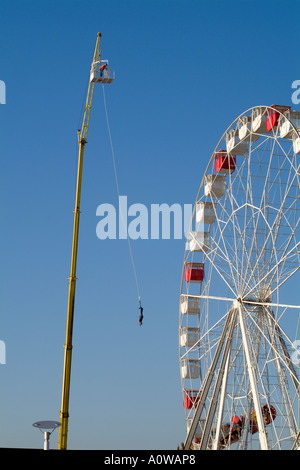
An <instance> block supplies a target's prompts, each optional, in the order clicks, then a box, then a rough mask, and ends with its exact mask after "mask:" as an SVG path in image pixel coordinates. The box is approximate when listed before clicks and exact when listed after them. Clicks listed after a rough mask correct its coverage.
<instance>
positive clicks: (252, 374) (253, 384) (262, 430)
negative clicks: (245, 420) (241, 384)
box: [239, 304, 269, 450]
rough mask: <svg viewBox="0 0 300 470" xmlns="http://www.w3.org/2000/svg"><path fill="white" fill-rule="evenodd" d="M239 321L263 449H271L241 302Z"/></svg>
mask: <svg viewBox="0 0 300 470" xmlns="http://www.w3.org/2000/svg"><path fill="white" fill-rule="evenodd" d="M239 323H240V328H241V333H242V340H243V347H244V351H245V356H246V361H247V368H248V374H249V381H250V387H251V392H252V397H253V403H254V407H255V412H256V418H257V425H258V433H259V441H260V445H261V450H269V443H268V438H267V433H266V430H265V426H264V422H263V417H262V412H261V404H260V401H259V396H258V388H257V383H256V370H255V369H256V367H255V362H254V361H253V360H252V358H251V354H250V350H249V344H248V340H247V334H246V330H245V323H244V315H243V308H242V306H241V304H239Z"/></svg>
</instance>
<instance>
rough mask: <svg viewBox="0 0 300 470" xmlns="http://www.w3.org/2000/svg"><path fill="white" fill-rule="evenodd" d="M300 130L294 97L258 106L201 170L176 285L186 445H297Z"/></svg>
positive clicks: (234, 125)
mask: <svg viewBox="0 0 300 470" xmlns="http://www.w3.org/2000/svg"><path fill="white" fill-rule="evenodd" d="M299 129H300V112H296V111H294V110H292V109H291V108H290V107H288V106H278V105H273V106H270V107H269V106H258V107H255V108H251V109H249V110H247V111H245V112H244V113H243V114H242V115H240V116H239V117H238V118H237V119H236V120H235V121H234V122H233V123H232V124H231V125H230V127H229V128H228V129H227V130H226V132H225V133H224V134H223V136H222V137H221V139H220V141H219V143H218V145H217V146H216V148H215V150H214V152H213V154H212V156H211V158H210V160H209V162H208V165H207V168H206V171H205V172H204V175H203V178H202V182H201V184H200V188H199V192H198V195H197V198H196V203H195V206H194V210H193V215H192V220H191V224H190V230H189V234H188V237H187V243H186V249H185V255H184V262H183V271H182V282H181V291H180V317H179V360H180V375H181V386H182V393H183V405H184V409H185V413H186V421H187V437H186V441H185V444H184V448H185V449H189V448H191V447H192V448H194V449H216V450H217V449H228V450H229V449H230V450H243V449H265V450H266V449H274V450H275V449H278V450H279V449H298V448H300V419H299V417H300V381H299V375H300V374H299V372H300V371H299V362H300V361H299V357H300V355H299V357H298V353H297V349H296V347H295V344H298V343H300V341H298V343H295V341H296V340H297V337H298V340H299V339H300V336H299V335H300V331H299V332H298V322H299V310H300V301H299V300H298V302H297V299H299V297H300V296H299V294H300V292H299V293H298V291H297V290H299V291H300V287H299V286H300V284H299V276H298V275H299V273H298V270H299V268H300V224H299V221H300V166H299V165H300V132H299ZM297 279H298V281H297V282H295V281H296V280H297ZM297 304H298V305H297Z"/></svg>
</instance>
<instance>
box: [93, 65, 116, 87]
mask: <svg viewBox="0 0 300 470" xmlns="http://www.w3.org/2000/svg"><path fill="white" fill-rule="evenodd" d="M114 79H115V73H114V71H113V70H111V69H110V68H109V67H108V60H100V61H99V60H97V61H96V62H93V63H92V67H91V72H90V82H94V83H112V82H113V81H114Z"/></svg>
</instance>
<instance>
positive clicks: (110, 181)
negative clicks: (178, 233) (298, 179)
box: [0, 0, 300, 449]
mask: <svg viewBox="0 0 300 470" xmlns="http://www.w3.org/2000/svg"><path fill="white" fill-rule="evenodd" d="M298 18H299V2H297V1H289V0H285V1H276V0H275V1H264V2H261V1H255V0H252V1H249V0H245V1H231V0H228V1H226V2H225V1H215V0H211V1H202V0H194V1H193V0H139V1H138V0H122V1H121V0H110V1H109V0H102V1H90V0H85V1H82V0H73V1H70V0H63V1H56V0H53V1H48V0H45V1H43V2H42V1H32V0H29V1H26V2H25V1H15V0H10V1H7V0H2V1H1V3H0V43H1V48H0V80H3V81H4V82H5V84H6V104H5V105H0V122H1V127H0V136H1V153H0V162H1V171H0V178H1V183H0V188H1V193H0V194H1V201H2V212H1V237H0V240H1V245H0V252H1V264H0V276H1V288H0V309H1V310H0V311H1V315H0V339H1V340H3V341H5V344H6V352H7V358H6V359H7V360H6V364H5V365H0V382H1V387H0V403H1V405H0V422H1V426H0V446H1V447H39V446H41V445H42V436H40V435H39V433H38V431H37V430H36V429H34V428H32V426H31V424H32V423H33V422H35V421H37V420H44V419H54V420H57V419H59V411H60V405H61V386H62V370H63V344H64V342H65V324H66V312H67V293H68V276H69V269H70V256H71V241H72V229H73V212H72V211H73V206H74V191H75V178H76V171H77V150H78V149H77V134H76V133H77V128H78V126H80V125H81V121H80V111H81V107H82V104H83V101H84V99H85V96H86V87H87V82H88V77H89V68H90V63H91V60H92V55H93V50H94V45H95V40H96V35H97V32H98V31H100V32H101V33H102V40H101V50H102V56H103V58H108V59H109V61H110V65H111V67H112V68H114V69H115V72H116V80H115V82H114V83H113V84H112V85H108V86H107V87H106V100H107V107H108V113H109V119H110V126H111V132H112V139H113V144H114V150H115V155H116V163H117V169H118V176H119V185H120V193H121V194H122V195H126V196H127V197H128V204H129V205H130V204H133V203H141V204H144V205H146V206H147V207H148V208H149V210H150V205H151V204H154V203H160V204H161V203H167V204H170V205H171V204H173V203H179V204H182V205H183V204H193V203H194V200H195V197H196V195H197V191H198V187H199V185H200V183H201V179H202V175H203V173H204V171H205V168H206V165H207V162H208V160H209V158H210V155H211V153H212V151H213V150H214V148H215V146H216V144H217V142H218V140H219V139H220V137H221V136H222V134H223V132H224V131H225V130H226V128H227V127H228V126H229V125H230V123H231V122H232V121H233V120H234V119H235V118H236V117H237V116H238V115H239V114H241V113H242V112H243V111H244V110H246V109H248V108H250V107H252V106H255V105H260V104H261V105H271V104H273V103H279V104H286V105H291V94H292V91H293V90H292V89H291V84H292V82H293V81H294V80H296V79H299V78H300V77H299V59H298V56H299V34H298V30H299V28H298ZM102 203H111V204H114V205H116V207H117V192H116V186H115V179H114V172H113V163H112V158H111V152H110V146H109V139H108V132H107V127H106V121H105V113H104V105H103V96H102V88H101V86H99V87H98V88H97V87H95V92H94V100H93V108H92V113H91V124H90V129H89V139H88V144H87V146H86V150H85V160H84V170H83V188H82V206H81V210H82V214H81V219H80V237H79V253H78V269H77V277H78V282H77V290H76V306H75V322H74V338H73V342H74V349H73V362H72V383H71V399H70V420H69V439H68V445H69V448H71V449H174V448H176V446H177V444H179V443H180V442H181V441H183V440H184V438H185V416H184V410H183V407H182V397H181V388H180V387H181V386H180V377H179V365H178V302H179V289H180V278H181V270H182V261H183V256H184V246H185V241H184V240H172V239H171V240H161V239H160V240H137V241H133V242H132V249H133V255H134V260H135V265H136V270H137V274H138V279H139V285H140V291H141V297H142V301H143V305H144V325H143V327H142V328H139V326H138V301H137V293H136V286H135V281H134V275H133V270H132V266H131V263H130V256H129V251H128V245H127V242H126V240H105V241H100V240H99V239H98V238H97V236H96V225H97V222H98V219H97V217H96V209H97V207H98V205H99V204H102ZM56 436H58V434H56ZM56 436H55V435H53V436H52V439H51V445H52V447H56Z"/></svg>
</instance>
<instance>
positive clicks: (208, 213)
mask: <svg viewBox="0 0 300 470" xmlns="http://www.w3.org/2000/svg"><path fill="white" fill-rule="evenodd" d="M215 219H216V212H215V204H214V203H213V202H203V201H200V202H197V206H196V222H197V224H213V223H214V221H215Z"/></svg>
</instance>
